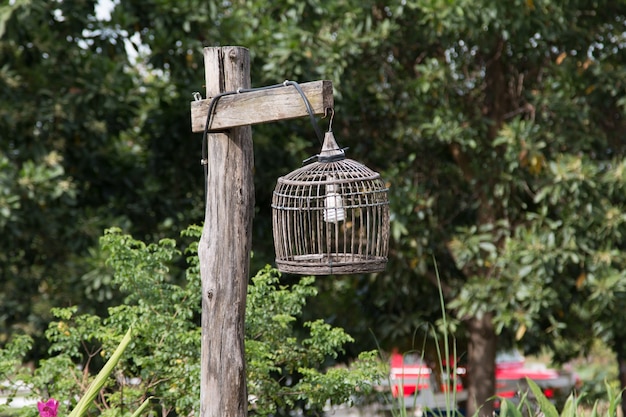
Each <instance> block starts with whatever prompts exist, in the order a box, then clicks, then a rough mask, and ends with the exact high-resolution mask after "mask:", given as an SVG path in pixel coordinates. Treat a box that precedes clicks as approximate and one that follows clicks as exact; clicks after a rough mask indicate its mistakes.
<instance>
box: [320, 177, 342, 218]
mask: <svg viewBox="0 0 626 417" xmlns="http://www.w3.org/2000/svg"><path fill="white" fill-rule="evenodd" d="M324 203H325V206H326V208H325V209H324V221H325V222H327V223H338V222H341V221H343V220H344V219H345V217H346V212H345V210H344V208H343V200H342V199H341V194H339V193H338V192H337V191H335V184H328V185H327V186H326V199H325V201H324Z"/></svg>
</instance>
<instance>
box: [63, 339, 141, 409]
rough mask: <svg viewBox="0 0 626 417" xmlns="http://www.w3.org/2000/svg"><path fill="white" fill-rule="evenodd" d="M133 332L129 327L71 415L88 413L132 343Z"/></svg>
mask: <svg viewBox="0 0 626 417" xmlns="http://www.w3.org/2000/svg"><path fill="white" fill-rule="evenodd" d="M131 334H132V329H128V331H127V332H126V335H125V336H124V338H123V339H122V341H121V342H120V344H119V346H118V347H117V349H115V352H113V355H112V356H111V357H110V358H109V360H108V361H107V362H106V363H105V364H104V367H103V368H102V370H100V372H98V375H97V376H96V379H94V380H93V382H92V383H91V385H89V388H88V389H87V392H85V395H83V397H82V398H81V399H80V401H78V404H76V407H75V408H74V409H73V410H72V412H71V413H70V415H69V417H81V416H83V415H85V414H86V413H87V411H88V410H89V406H90V405H91V403H92V402H93V400H94V399H95V398H96V396H97V395H98V393H99V392H100V390H101V389H102V387H103V386H104V384H105V383H106V380H107V379H108V378H109V375H110V374H111V372H113V369H114V368H115V366H116V365H117V363H118V362H119V360H120V358H121V357H122V354H123V353H124V350H126V347H127V346H128V344H129V343H130V340H131Z"/></svg>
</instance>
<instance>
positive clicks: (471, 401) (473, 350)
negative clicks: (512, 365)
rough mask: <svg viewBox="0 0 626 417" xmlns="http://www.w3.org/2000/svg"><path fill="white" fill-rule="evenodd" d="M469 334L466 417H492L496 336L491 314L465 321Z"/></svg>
mask: <svg viewBox="0 0 626 417" xmlns="http://www.w3.org/2000/svg"><path fill="white" fill-rule="evenodd" d="M466 323H467V326H468V331H469V346H468V364H467V366H468V373H469V387H467V393H468V399H467V410H466V411H467V412H466V415H467V416H473V415H475V413H476V412H478V416H480V417H492V415H493V398H492V397H493V395H494V393H495V386H496V384H495V378H496V369H495V363H496V348H497V337H496V333H495V329H494V327H493V317H492V316H491V314H484V315H483V316H482V317H480V318H478V317H473V318H471V319H469V320H467V322H466Z"/></svg>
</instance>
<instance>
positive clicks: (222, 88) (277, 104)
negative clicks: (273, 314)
mask: <svg viewBox="0 0 626 417" xmlns="http://www.w3.org/2000/svg"><path fill="white" fill-rule="evenodd" d="M204 63H205V79H206V95H207V99H206V100H198V101H194V102H192V103H191V125H192V131H193V132H202V131H203V130H204V127H205V126H204V124H205V123H206V116H207V111H208V108H209V103H210V101H211V98H212V97H215V96H216V95H217V94H219V93H223V92H226V91H228V92H233V91H237V90H238V89H248V88H250V54H249V52H248V50H247V49H246V48H242V47H236V46H226V47H212V48H205V49H204ZM300 87H301V89H302V91H303V92H304V94H305V95H306V97H307V99H308V101H309V102H310V104H311V107H312V110H313V113H314V114H325V113H326V112H327V110H329V109H332V108H333V88H332V83H331V82H330V81H313V82H309V83H305V84H302V85H301V86H300ZM306 115H308V110H307V108H306V106H305V104H304V102H303V100H302V97H301V96H300V94H299V93H298V91H297V90H296V89H295V88H294V87H293V86H289V85H285V86H278V87H277V88H272V89H268V90H260V91H250V92H246V93H242V94H236V95H232V96H224V97H223V98H222V99H220V101H219V102H218V106H217V108H216V109H215V112H214V117H213V121H212V125H211V128H212V130H217V129H220V130H223V132H221V133H211V134H209V135H208V142H207V151H208V155H207V156H208V173H207V201H206V212H205V221H204V228H203V229H202V237H201V238H200V244H199V247H198V257H199V258H200V276H201V279H202V347H201V354H200V364H201V371H200V416H201V417H245V416H247V414H248V395H247V387H246V369H245V350H244V325H245V309H246V296H247V289H248V278H249V276H250V274H249V272H250V271H249V269H250V251H251V249H252V237H251V236H252V217H253V212H254V182H253V176H252V173H253V169H254V157H253V149H252V148H253V147H252V131H251V127H250V125H252V124H256V123H266V122H271V121H276V120H285V119H291V118H295V117H303V116H306Z"/></svg>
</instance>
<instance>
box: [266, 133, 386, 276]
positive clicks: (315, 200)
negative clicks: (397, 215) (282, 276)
mask: <svg viewBox="0 0 626 417" xmlns="http://www.w3.org/2000/svg"><path fill="white" fill-rule="evenodd" d="M315 159H316V161H315V162H312V163H310V164H308V165H305V166H303V167H301V168H299V169H297V170H295V171H293V172H291V173H289V174H287V175H285V176H283V177H280V178H279V179H278V181H277V184H276V188H275V190H274V194H273V198H272V212H273V226H274V246H275V251H276V266H277V267H278V269H279V270H280V271H282V272H286V273H293V274H303V275H309V274H310V275H329V274H358V273H371V272H379V271H382V270H383V269H384V268H385V265H386V264H387V253H388V249H389V200H388V188H387V186H386V184H385V182H384V181H383V180H382V178H381V177H380V175H379V174H378V173H377V172H375V171H372V170H371V169H369V168H367V167H366V166H364V165H363V164H360V163H359V162H356V161H354V160H351V159H348V158H346V157H345V151H344V150H343V149H340V148H339V146H338V145H337V142H336V140H335V137H334V135H333V132H332V131H328V132H326V134H325V136H324V141H323V145H322V150H321V152H320V154H319V155H317V156H316V157H315Z"/></svg>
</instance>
